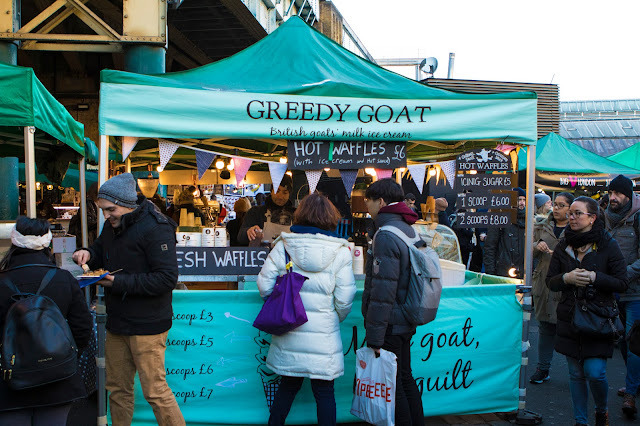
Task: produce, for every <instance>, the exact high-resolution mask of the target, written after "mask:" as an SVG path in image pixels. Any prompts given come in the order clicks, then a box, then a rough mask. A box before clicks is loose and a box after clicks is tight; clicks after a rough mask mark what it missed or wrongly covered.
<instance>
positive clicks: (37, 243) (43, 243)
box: [11, 226, 53, 250]
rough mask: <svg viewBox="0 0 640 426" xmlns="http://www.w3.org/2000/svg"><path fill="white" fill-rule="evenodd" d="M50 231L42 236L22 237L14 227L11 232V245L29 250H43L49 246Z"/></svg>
mask: <svg viewBox="0 0 640 426" xmlns="http://www.w3.org/2000/svg"><path fill="white" fill-rule="evenodd" d="M52 237H53V235H51V231H48V232H47V233H46V234H44V235H22V234H21V233H20V232H19V231H18V230H17V229H16V228H15V226H14V227H13V229H12V230H11V244H13V245H14V246H16V247H20V248H25V249H30V250H44V249H45V248H47V247H49V245H50V244H51V238H52Z"/></svg>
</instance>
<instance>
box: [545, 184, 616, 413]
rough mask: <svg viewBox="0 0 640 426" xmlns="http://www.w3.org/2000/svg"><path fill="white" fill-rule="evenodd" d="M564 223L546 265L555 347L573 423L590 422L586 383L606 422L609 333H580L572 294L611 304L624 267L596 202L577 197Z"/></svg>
mask: <svg viewBox="0 0 640 426" xmlns="http://www.w3.org/2000/svg"><path fill="white" fill-rule="evenodd" d="M568 214H569V228H567V229H566V230H565V232H564V238H563V239H562V240H561V241H560V242H559V243H558V245H557V246H556V248H555V250H554V251H553V255H552V256H551V263H550V265H549V272H548V274H547V286H548V287H549V289H550V290H551V291H561V292H562V295H561V297H560V302H559V304H558V309H557V317H558V323H557V329H556V330H557V336H556V343H555V349H556V351H557V352H558V353H561V354H563V355H565V356H566V357H567V363H568V364H569V389H570V390H571V399H572V402H573V414H574V417H575V422H576V425H586V424H587V423H588V422H589V416H588V401H589V389H591V393H592V394H593V399H594V402H595V411H596V413H595V417H596V426H605V425H608V424H609V421H608V412H607V390H608V388H609V385H608V382H607V375H606V372H607V358H611V356H612V355H613V344H614V341H613V338H612V337H611V338H609V337H604V338H596V337H592V336H589V337H587V336H584V335H581V334H579V333H577V332H575V331H574V329H573V327H572V317H573V307H574V305H575V303H576V299H577V298H583V297H584V298H587V299H590V300H593V301H594V302H596V303H597V304H598V305H600V306H609V307H612V306H614V305H615V298H614V295H613V293H622V292H624V291H625V290H626V288H627V267H626V262H625V259H624V257H623V255H622V253H621V251H620V248H619V247H618V244H617V243H616V241H615V240H614V239H612V238H611V235H610V234H609V233H608V232H606V231H605V230H604V223H603V221H602V219H601V218H600V217H599V206H598V203H597V202H596V201H595V200H593V199H591V198H589V197H578V198H576V199H575V200H574V202H573V203H572V204H571V207H570V208H569V213H568Z"/></svg>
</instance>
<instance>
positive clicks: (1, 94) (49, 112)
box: [0, 62, 85, 156]
mask: <svg viewBox="0 0 640 426" xmlns="http://www.w3.org/2000/svg"><path fill="white" fill-rule="evenodd" d="M26 126H34V127H35V128H36V129H39V130H42V131H44V132H46V133H47V134H48V135H50V136H51V137H53V138H54V139H56V140H59V141H60V142H63V143H64V144H66V145H68V146H69V147H71V148H72V149H73V150H74V151H76V152H77V153H78V154H80V155H82V156H85V142H84V125H83V124H82V123H78V122H77V121H76V120H74V119H73V117H72V116H71V114H69V112H68V111H67V110H66V109H65V107H64V106H63V105H62V104H60V103H59V102H58V101H57V100H56V99H55V98H54V97H53V96H52V95H51V94H50V93H49V92H48V91H47V89H46V88H45V87H44V86H43V85H42V83H40V80H38V78H37V77H36V76H35V73H34V72H33V70H32V69H31V68H25V67H18V66H14V65H8V64H5V63H1V62H0V127H4V128H7V130H6V132H7V134H9V135H12V134H18V135H19V130H16V128H20V127H26Z"/></svg>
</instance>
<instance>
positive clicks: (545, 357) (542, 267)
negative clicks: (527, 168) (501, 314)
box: [529, 192, 574, 384]
mask: <svg viewBox="0 0 640 426" xmlns="http://www.w3.org/2000/svg"><path fill="white" fill-rule="evenodd" d="M536 195H537V194H536ZM541 195H544V194H541ZM573 198H574V197H573V195H571V194H569V193H568V192H562V193H560V194H558V195H556V198H555V200H554V202H553V211H552V212H551V213H549V214H547V216H546V217H545V218H544V219H543V220H541V221H540V222H536V224H535V225H534V228H533V241H534V243H533V259H534V265H536V266H535V270H534V271H533V277H532V278H533V284H532V289H531V295H532V296H533V309H534V312H535V315H536V319H537V320H538V366H537V368H536V372H535V373H534V374H533V375H532V376H531V378H530V379H529V382H530V383H533V384H541V383H544V382H546V381H547V380H549V379H550V376H549V368H550V367H551V360H552V359H553V345H554V342H555V339H556V322H557V319H556V308H557V307H558V301H560V293H558V292H556V291H549V289H548V288H547V283H546V280H547V271H548V270H549V262H550V261H551V255H552V254H553V250H554V249H555V248H556V245H558V242H559V241H560V239H561V238H562V237H563V236H564V230H565V228H566V227H567V225H568V224H569V207H570V206H571V203H572V202H573Z"/></svg>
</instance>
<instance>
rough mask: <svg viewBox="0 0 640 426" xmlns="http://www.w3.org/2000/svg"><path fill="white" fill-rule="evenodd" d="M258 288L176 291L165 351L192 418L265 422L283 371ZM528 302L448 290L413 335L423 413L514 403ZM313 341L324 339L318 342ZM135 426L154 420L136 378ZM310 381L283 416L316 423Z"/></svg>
mask: <svg viewBox="0 0 640 426" xmlns="http://www.w3.org/2000/svg"><path fill="white" fill-rule="evenodd" d="M361 298H362V290H359V291H358V293H357V294H356V299H355V301H354V304H353V309H352V312H351V314H350V315H349V316H348V317H347V319H346V320H345V321H344V322H343V324H342V329H341V330H342V342H343V352H344V354H345V359H344V362H345V375H344V376H342V377H340V378H339V379H337V380H336V381H335V396H336V405H337V416H338V422H357V421H359V419H357V418H356V417H354V416H353V415H351V414H350V412H349V410H350V408H351V400H352V395H353V394H352V387H353V379H354V372H355V359H356V358H355V350H356V349H357V348H359V347H361V346H362V345H363V343H364V337H365V331H364V327H363V319H362V315H361V313H360V300H361ZM261 306H262V299H261V298H260V296H259V295H258V292H257V291H255V290H247V291H175V292H174V296H173V309H174V320H173V328H172V329H171V331H170V332H169V337H168V339H167V350H166V372H167V381H168V383H169V386H170V387H171V389H172V391H173V392H174V394H175V395H176V399H177V400H178V403H179V404H180V407H181V409H182V413H183V415H184V417H185V420H186V423H187V424H188V425H224V424H266V423H267V419H268V417H269V408H268V407H269V404H270V403H271V402H272V401H273V397H274V395H275V392H276V390H277V387H278V383H279V377H278V376H277V375H275V374H274V373H273V372H272V371H270V370H269V369H268V368H267V366H266V365H265V360H266V356H267V353H268V351H269V341H270V336H269V335H265V334H263V333H262V332H260V331H258V330H257V329H255V328H254V327H253V326H252V323H253V320H254V319H255V317H256V315H257V313H258V312H259V310H260V307H261ZM521 340H522V309H521V306H520V304H519V303H518V301H517V300H516V296H515V285H489V286H463V287H450V288H444V290H443V293H442V300H441V303H440V308H439V310H438V317H437V319H436V320H435V321H434V322H432V323H430V324H427V325H425V326H422V327H419V328H418V330H417V333H416V335H415V336H414V337H413V341H412V361H411V362H412V368H413V375H414V377H415V378H416V380H417V382H418V386H419V388H420V389H421V391H422V400H423V406H424V414H425V416H438V415H449V414H472V413H491V412H506V411H512V410H516V409H517V408H518V394H519V392H518V378H519V372H520V359H521V347H522V346H521ZM317 344H319V345H322V344H323V342H321V341H319V342H317ZM135 398H136V403H135V413H134V422H133V424H135V425H155V424H156V420H155V418H154V415H153V411H152V410H151V407H150V406H149V404H147V402H146V401H145V400H144V397H143V396H142V392H141V390H140V386H139V383H138V382H137V379H136V392H135ZM315 413H316V406H315V400H314V398H313V395H312V393H311V388H310V386H309V382H308V380H305V383H304V385H303V387H302V390H301V391H300V393H299V394H298V396H297V397H296V400H295V402H294V404H293V408H292V410H291V413H290V414H289V417H288V419H287V422H288V423H290V424H315V423H316V414H315Z"/></svg>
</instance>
